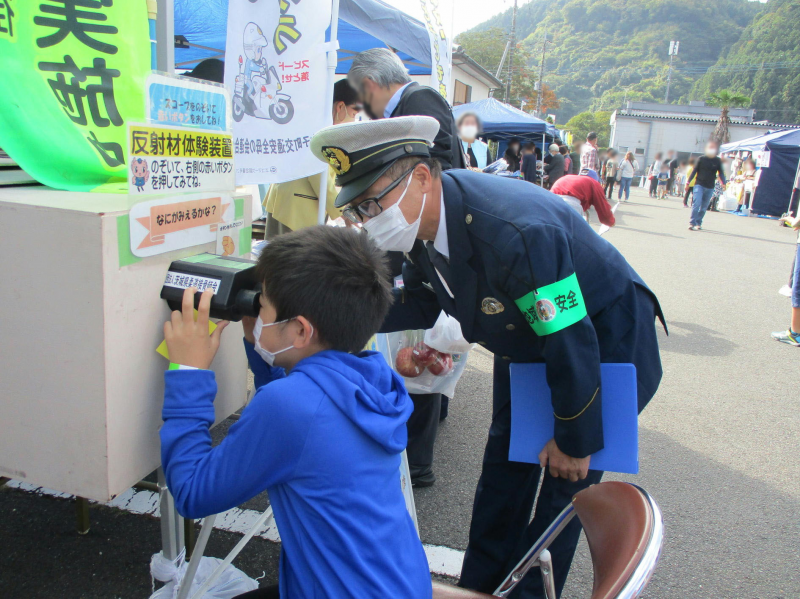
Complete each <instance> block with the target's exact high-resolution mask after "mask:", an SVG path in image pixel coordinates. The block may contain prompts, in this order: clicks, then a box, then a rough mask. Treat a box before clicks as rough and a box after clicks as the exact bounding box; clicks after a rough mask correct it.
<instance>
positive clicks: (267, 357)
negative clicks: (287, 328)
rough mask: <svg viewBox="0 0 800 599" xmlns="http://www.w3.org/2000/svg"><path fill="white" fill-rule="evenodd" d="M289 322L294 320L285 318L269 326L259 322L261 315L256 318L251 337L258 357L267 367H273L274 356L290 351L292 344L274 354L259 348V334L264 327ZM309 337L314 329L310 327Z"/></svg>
mask: <svg viewBox="0 0 800 599" xmlns="http://www.w3.org/2000/svg"><path fill="white" fill-rule="evenodd" d="M290 320H294V318H287V319H286V320H279V321H278V322H270V323H269V324H264V321H263V320H261V315H260V314H259V315H258V318H256V324H255V325H254V326H253V337H255V339H256V352H257V353H258V355H259V356H261V358H262V359H263V360H264V361H265V362H266V363H267V364H268V365H269V366H274V364H275V356H277V355H278V354H282V353H283V352H286V351H289V350H290V349H293V348H294V344H292V345H290V346H289V347H284V348H283V349H281V350H278V351H276V352H271V351H269V350H266V349H264V348H263V347H262V346H261V332H262V330H263V329H264V327H271V326H275V325H276V324H283V323H284V322H289V321H290ZM311 335H312V336H313V335H314V327H313V326H312V327H311Z"/></svg>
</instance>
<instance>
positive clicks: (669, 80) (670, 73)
mask: <svg viewBox="0 0 800 599" xmlns="http://www.w3.org/2000/svg"><path fill="white" fill-rule="evenodd" d="M672 58H673V54H670V55H669V72H668V73H667V95H666V97H665V98H664V104H669V84H670V83H671V82H672Z"/></svg>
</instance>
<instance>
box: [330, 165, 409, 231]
mask: <svg viewBox="0 0 800 599" xmlns="http://www.w3.org/2000/svg"><path fill="white" fill-rule="evenodd" d="M417 164H419V163H417ZM417 164H415V165H414V166H412V167H411V168H410V169H408V170H407V171H406V172H404V173H403V174H402V175H400V176H399V177H398V178H397V179H395V180H394V181H392V182H391V183H389V186H388V187H386V189H384V190H383V191H382V192H380V193H379V194H378V195H376V196H375V197H374V198H367V199H366V200H363V201H361V202H359V203H358V204H356V205H355V206H348V207H347V208H345V209H344V210H342V216H344V217H345V218H346V219H347V220H349V221H350V222H351V223H355V224H359V223H363V222H364V217H365V216H366V217H367V218H375V217H376V216H378V215H379V214H380V213H381V212H383V206H381V205H380V204H379V203H378V202H380V201H381V200H382V199H383V198H384V197H386V194H387V193H389V192H390V191H392V190H393V189H394V188H395V187H397V186H398V185H400V183H401V182H402V181H403V180H404V179H405V178H406V176H407V175H408V174H409V173H410V172H411V171H413V170H414V169H415V168H417Z"/></svg>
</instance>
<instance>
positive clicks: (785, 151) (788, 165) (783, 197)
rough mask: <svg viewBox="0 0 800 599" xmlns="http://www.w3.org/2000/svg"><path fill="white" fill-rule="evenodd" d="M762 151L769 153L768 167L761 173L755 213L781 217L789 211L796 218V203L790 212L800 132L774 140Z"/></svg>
mask: <svg viewBox="0 0 800 599" xmlns="http://www.w3.org/2000/svg"><path fill="white" fill-rule="evenodd" d="M761 149H763V150H764V151H767V152H769V153H770V159H769V167H767V168H762V169H761V176H760V178H759V180H758V186H757V187H756V191H755V193H754V194H753V212H755V213H756V214H767V215H769V216H780V215H782V214H784V213H785V212H787V210H790V211H793V212H795V214H796V213H797V212H796V211H797V203H796V202H795V203H794V205H792V206H791V209H790V206H789V200H790V199H791V197H792V187H793V186H794V179H795V175H796V174H797V169H798V163H800V129H794V130H790V131H783V132H782V133H781V134H776V135H775V136H771V137H770V139H769V140H767V141H766V143H764V144H763V147H762V148H761ZM756 151H758V150H756Z"/></svg>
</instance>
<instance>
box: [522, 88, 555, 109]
mask: <svg viewBox="0 0 800 599" xmlns="http://www.w3.org/2000/svg"><path fill="white" fill-rule="evenodd" d="M538 95H539V92H537V91H536V90H534V92H533V96H532V97H531V98H530V101H528V100H525V103H526V104H528V105H530V106H532V107H536V100H537V96H538ZM558 107H559V102H558V97H557V96H556V92H554V91H553V90H552V89H550V88H549V87H548V86H547V85H545V84H542V114H547V112H549V111H550V110H555V109H556V108H558Z"/></svg>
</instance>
